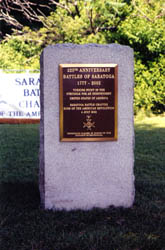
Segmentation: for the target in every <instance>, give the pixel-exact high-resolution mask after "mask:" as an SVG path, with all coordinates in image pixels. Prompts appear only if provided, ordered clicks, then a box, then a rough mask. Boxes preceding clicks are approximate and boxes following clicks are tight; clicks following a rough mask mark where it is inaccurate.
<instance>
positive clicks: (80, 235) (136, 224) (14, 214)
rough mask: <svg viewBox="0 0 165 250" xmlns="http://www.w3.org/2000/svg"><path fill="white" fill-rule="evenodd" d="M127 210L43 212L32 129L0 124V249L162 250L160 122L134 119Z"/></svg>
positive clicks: (163, 127)
mask: <svg viewBox="0 0 165 250" xmlns="http://www.w3.org/2000/svg"><path fill="white" fill-rule="evenodd" d="M135 137H136V138H135V140H136V147H135V177H136V180H135V186H136V197H135V202H134V205H133V207H132V208H127V209H124V208H114V207H109V208H107V209H98V208H95V209H93V210H92V211H72V212H66V211H58V212H57V211H54V212H53V211H44V210H42V209H41V207H40V198H39V190H38V165H39V161H38V154H39V126H38V125H0V181H1V185H0V250H25V249H26V250H79V249H81V250H87V249H88V250H120V249H121V250H150V249H151V250H165V118H163V117H153V118H146V119H143V120H139V119H135Z"/></svg>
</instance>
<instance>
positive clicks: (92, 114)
mask: <svg viewBox="0 0 165 250" xmlns="http://www.w3.org/2000/svg"><path fill="white" fill-rule="evenodd" d="M59 68H60V140H61V141H111V140H117V80H118V66H117V64H60V65H59Z"/></svg>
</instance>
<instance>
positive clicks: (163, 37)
mask: <svg viewBox="0 0 165 250" xmlns="http://www.w3.org/2000/svg"><path fill="white" fill-rule="evenodd" d="M8 1H9V0H8ZM20 1H21V0H20ZM22 1H23V0H22ZM30 1H32V0H30ZM33 1H34V0H33ZM48 2H49V6H48V8H54V9H52V12H51V13H50V15H48V16H45V14H44V15H42V13H40V14H41V15H38V18H39V20H40V22H41V23H42V26H41V27H40V28H38V27H34V26H33V27H32V28H31V27H25V26H24V27H23V28H20V29H15V31H14V32H13V33H12V35H11V36H10V37H9V38H6V39H4V40H3V42H2V43H1V45H0V50H1V51H2V53H1V56H0V63H1V67H2V68H6V67H7V68H13V65H14V67H15V68H16V67H17V68H39V55H40V54H41V51H42V49H43V48H44V47H46V46H47V45H49V44H56V43H66V42H71V43H78V44H84V43H100V44H106V43H120V44H125V45H129V46H131V47H132V48H133V49H134V51H135V112H138V110H139V109H141V108H144V109H145V110H153V111H154V112H159V113H160V112H162V111H163V110H165V106H164V92H165V86H164V75H165V71H164V69H165V60H164V52H165V51H164V44H165V22H164V21H165V20H164V18H165V6H164V0H132V1H131V0H111V1H110V0H77V1H74V0H59V1H58V2H57V1H54V0H49V1H48ZM55 7H56V8H55ZM12 57H13V59H12V60H11V58H12Z"/></svg>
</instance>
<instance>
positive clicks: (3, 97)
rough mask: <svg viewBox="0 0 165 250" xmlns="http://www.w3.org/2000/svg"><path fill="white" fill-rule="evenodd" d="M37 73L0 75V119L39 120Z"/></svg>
mask: <svg viewBox="0 0 165 250" xmlns="http://www.w3.org/2000/svg"><path fill="white" fill-rule="evenodd" d="M39 97H40V79H39V73H19V74H18V73H17V74H15V73H13V74H6V73H1V74H0V119H6V118H7V119H13V118H14V119H29V118H30V119H40V98H39Z"/></svg>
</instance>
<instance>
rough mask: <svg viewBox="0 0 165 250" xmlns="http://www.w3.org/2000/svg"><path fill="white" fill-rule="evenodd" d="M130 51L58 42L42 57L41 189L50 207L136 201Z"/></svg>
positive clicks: (73, 206)
mask: <svg viewBox="0 0 165 250" xmlns="http://www.w3.org/2000/svg"><path fill="white" fill-rule="evenodd" d="M133 64H134V62H133V50H132V49H131V48H130V47H128V46H121V45H118V44H110V45H97V44H87V45H75V44H57V45H53V46H48V47H47V48H45V49H44V51H43V53H42V55H41V84H40V88H41V97H40V98H41V100H40V101H41V123H40V195H41V201H42V204H43V206H44V208H45V209H54V210H56V209H57V210H58V209H66V210H72V209H84V210H87V209H91V208H94V207H99V208H106V207H108V206H111V205H112V206H122V207H130V206H131V205H132V204H133V201H134V174H133V165H134V124H133V87H134V71H133Z"/></svg>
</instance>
